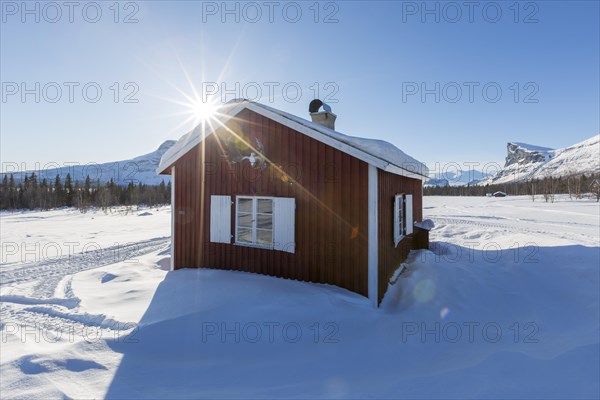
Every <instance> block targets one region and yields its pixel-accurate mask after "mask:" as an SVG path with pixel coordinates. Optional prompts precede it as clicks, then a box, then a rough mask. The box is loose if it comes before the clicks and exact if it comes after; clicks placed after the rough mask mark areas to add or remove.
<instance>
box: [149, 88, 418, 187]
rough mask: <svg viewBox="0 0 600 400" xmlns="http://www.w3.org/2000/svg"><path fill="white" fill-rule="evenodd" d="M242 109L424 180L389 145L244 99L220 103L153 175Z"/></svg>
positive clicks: (405, 157)
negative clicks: (212, 119)
mask: <svg viewBox="0 0 600 400" xmlns="http://www.w3.org/2000/svg"><path fill="white" fill-rule="evenodd" d="M244 109H249V110H251V111H253V112H256V113H258V114H261V115H263V116H264V117H266V118H269V119H271V120H274V121H277V122H279V123H281V124H283V125H285V126H288V127H290V128H291V129H294V130H296V131H298V132H301V133H303V134H305V135H307V136H309V137H312V138H314V139H316V140H318V141H320V142H323V143H325V144H328V145H330V146H332V147H334V148H336V149H338V150H340V151H343V152H345V153H347V154H350V155H351V156H353V157H356V158H358V159H360V160H362V161H364V162H366V163H368V164H371V165H374V166H376V167H377V168H379V169H382V170H384V171H387V172H391V173H394V174H397V175H402V176H407V177H409V178H416V179H421V180H422V179H423V178H428V175H429V170H428V169H427V167H426V166H425V164H423V163H421V162H419V161H417V160H415V159H414V158H412V157H410V156H409V155H407V154H406V153H404V152H403V151H402V150H400V149H398V148H397V147H396V146H394V145H393V144H391V143H388V142H386V141H383V140H377V139H367V138H361V137H355V136H348V135H344V134H342V133H340V132H337V131H335V130H332V129H329V128H327V127H325V126H323V125H321V124H318V123H315V122H312V121H308V120H306V119H303V118H300V117H298V116H295V115H292V114H289V113H286V112H284V111H281V110H278V109H275V108H272V107H269V106H266V105H264V104H260V103H257V102H254V101H250V100H246V99H236V100H232V101H230V102H228V103H226V104H224V105H223V106H222V107H221V108H220V109H219V111H218V112H217V117H216V119H217V122H212V123H210V124H204V127H203V125H202V124H200V125H198V126H197V127H196V128H194V129H193V130H192V131H190V132H188V133H187V134H185V135H183V136H182V137H181V138H180V139H179V141H178V142H177V143H176V144H175V145H173V146H172V147H171V148H170V149H169V150H168V151H167V152H166V153H165V154H164V155H163V157H162V158H161V160H160V163H159V166H158V168H157V170H156V171H157V173H163V172H166V169H167V168H168V167H169V166H171V165H172V164H173V163H174V162H175V161H177V160H178V159H179V158H180V157H182V156H183V155H184V154H185V153H187V152H188V151H189V150H191V149H192V148H193V147H194V146H196V145H198V144H199V143H200V142H201V141H202V137H208V136H209V135H211V134H212V133H213V132H214V131H216V130H217V129H218V128H219V127H221V126H222V125H224V124H225V123H226V122H227V121H228V120H229V119H230V118H232V117H234V116H235V115H237V114H238V113H240V112H241V111H242V110H244ZM203 130H204V132H203Z"/></svg>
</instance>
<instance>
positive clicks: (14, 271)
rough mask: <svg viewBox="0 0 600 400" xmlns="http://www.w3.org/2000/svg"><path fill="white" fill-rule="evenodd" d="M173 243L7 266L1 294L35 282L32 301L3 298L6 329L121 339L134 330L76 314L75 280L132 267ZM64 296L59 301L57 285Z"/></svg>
mask: <svg viewBox="0 0 600 400" xmlns="http://www.w3.org/2000/svg"><path fill="white" fill-rule="evenodd" d="M169 240H170V239H169V238H165V237H159V238H153V239H149V240H145V241H141V242H137V243H130V244H127V245H118V246H111V247H107V248H103V249H101V250H100V251H97V252H95V254H90V253H78V254H75V255H70V256H65V257H61V258H58V259H54V260H44V261H41V262H33V263H30V264H28V265H27V266H26V267H23V265H22V264H18V263H13V264H5V265H3V266H2V267H1V269H0V288H2V287H6V286H11V287H17V286H21V285H24V284H28V283H32V282H34V286H33V287H32V289H31V290H30V295H29V296H23V295H4V296H0V320H1V321H2V324H7V323H18V324H19V325H21V326H32V327H36V329H45V330H48V331H53V332H57V333H60V334H62V333H66V334H69V335H77V336H78V337H87V336H88V335H89V334H90V333H89V332H88V331H89V328H90V327H91V328H97V329H96V330H95V331H94V332H93V335H96V334H100V335H102V336H103V337H106V336H107V334H108V335H110V334H111V333H113V334H119V333H120V332H125V331H129V330H131V329H133V328H134V327H135V325H134V324H132V323H129V322H120V321H116V320H113V319H110V318H107V317H106V316H105V315H92V314H87V313H83V314H82V313H78V312H77V307H78V306H79V303H80V299H79V298H77V297H76V296H75V295H74V294H73V291H72V289H71V280H72V275H73V274H76V273H78V272H82V271H87V270H91V269H95V268H100V267H103V266H106V265H111V264H114V263H116V262H119V261H131V262H134V261H135V259H136V257H139V256H141V255H144V254H147V253H151V252H154V251H157V250H159V249H161V248H164V247H165V246H166V245H167V244H168V242H169ZM63 281H65V283H64V287H62V291H63V293H62V296H63V297H55V296H57V295H59V294H57V293H56V292H57V289H58V288H59V284H60V283H61V282H63Z"/></svg>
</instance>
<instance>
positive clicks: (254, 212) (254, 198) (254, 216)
mask: <svg viewBox="0 0 600 400" xmlns="http://www.w3.org/2000/svg"><path fill="white" fill-rule="evenodd" d="M242 199H250V200H252V243H249V242H240V241H239V240H238V213H239V212H238V209H239V204H240V200H242ZM258 200H271V244H262V243H257V242H256V233H257V231H258V228H257V227H256V223H257V219H258V218H257V206H258ZM274 209H275V197H269V196H236V197H235V244H236V245H238V246H248V247H258V248H261V249H270V250H272V249H273V246H274V242H275V233H274V227H275V220H274V217H275V216H274V214H275V212H274Z"/></svg>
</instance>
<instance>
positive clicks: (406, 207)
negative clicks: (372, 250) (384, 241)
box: [394, 194, 413, 246]
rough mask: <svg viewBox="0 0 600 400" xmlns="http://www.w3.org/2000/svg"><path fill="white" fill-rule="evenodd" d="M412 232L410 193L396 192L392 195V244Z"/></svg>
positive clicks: (411, 200) (396, 243) (395, 243)
mask: <svg viewBox="0 0 600 400" xmlns="http://www.w3.org/2000/svg"><path fill="white" fill-rule="evenodd" d="M411 233H413V199H412V194H397V195H396V196H395V197H394V246H398V243H400V241H401V240H402V239H403V238H404V236H406V235H410V234H411Z"/></svg>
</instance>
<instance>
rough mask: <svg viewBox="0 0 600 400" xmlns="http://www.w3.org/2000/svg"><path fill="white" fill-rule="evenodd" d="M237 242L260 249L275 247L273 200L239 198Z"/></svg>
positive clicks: (265, 198)
mask: <svg viewBox="0 0 600 400" xmlns="http://www.w3.org/2000/svg"><path fill="white" fill-rule="evenodd" d="M236 226H237V227H236V242H237V243H239V244H249V245H256V246H260V247H269V248H270V247H272V246H273V199H272V198H267V197H241V196H240V197H238V198H237V211H236Z"/></svg>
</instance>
